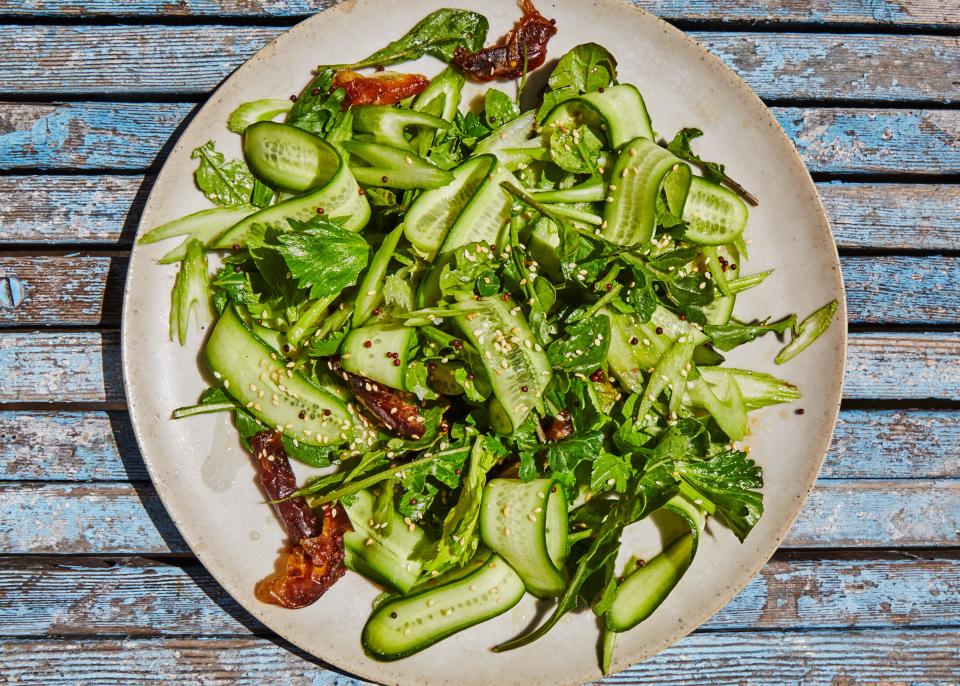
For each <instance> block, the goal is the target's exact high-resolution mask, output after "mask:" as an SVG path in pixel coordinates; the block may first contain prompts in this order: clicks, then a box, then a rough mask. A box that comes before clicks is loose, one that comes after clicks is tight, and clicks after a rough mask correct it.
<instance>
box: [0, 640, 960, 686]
mask: <svg viewBox="0 0 960 686" xmlns="http://www.w3.org/2000/svg"><path fill="white" fill-rule="evenodd" d="M958 646H960V631H957V630H956V629H924V630H913V631H910V630H898V629H891V630H857V631H829V630H828V631H804V632H790V631H786V632H784V631H756V632H738V631H734V632H700V633H695V634H691V635H690V636H688V637H686V638H684V639H682V640H680V641H679V642H677V643H676V644H675V645H673V646H672V647H670V648H667V649H666V650H664V651H663V652H661V653H659V654H658V655H656V656H654V657H652V658H650V659H649V660H647V661H645V662H643V663H641V664H639V665H635V666H633V667H631V668H630V669H628V670H625V671H623V672H621V673H619V674H616V675H612V676H609V677H607V678H605V679H602V680H600V681H598V682H596V683H598V684H606V685H608V686H613V685H614V684H618V685H622V686H627V685H630V686H633V685H639V684H651V683H656V684H661V685H664V686H700V685H701V684H717V685H720V684H730V685H731V686H732V685H734V684H751V685H753V686H808V685H810V684H860V683H886V684H911V686H942V685H943V684H947V683H952V682H954V681H955V678H956V675H957V673H958V671H960V648H958ZM65 656H69V658H68V659H64V657H65ZM24 675H30V676H31V677H32V678H33V680H34V681H35V682H36V683H43V684H45V685H47V686H101V685H102V684H104V683H149V682H152V681H160V682H161V683H204V684H207V683H210V684H213V683H224V684H226V683H229V684H236V685H237V686H261V685H262V684H264V683H275V682H276V681H277V679H278V675H282V680H283V683H284V684H285V686H363V685H364V684H367V683H368V682H365V681H361V680H357V679H353V678H352V677H349V676H346V675H344V674H341V673H339V672H334V671H331V670H328V669H325V668H324V667H323V666H322V664H320V663H319V661H318V660H317V659H316V658H311V657H309V656H308V655H306V654H305V653H303V652H302V651H299V650H297V649H294V648H290V647H289V646H287V645H286V644H285V643H278V642H277V641H276V640H275V639H273V638H270V637H267V638H249V637H248V638H195V639H143V638H141V639H131V638H125V639H122V640H117V639H114V640H104V639H87V640H78V639H56V640H49V639H45V640H36V639H30V638H24V639H6V640H5V641H3V642H2V643H0V679H2V680H4V681H7V682H10V681H11V679H12V678H13V677H16V678H17V679H18V680H20V679H22V677H23V676H24ZM597 677H598V678H599V673H598V674H597Z"/></svg>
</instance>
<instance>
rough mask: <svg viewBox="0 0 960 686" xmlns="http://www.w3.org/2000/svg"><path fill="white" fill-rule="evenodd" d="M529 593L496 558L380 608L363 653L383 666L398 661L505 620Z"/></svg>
mask: <svg viewBox="0 0 960 686" xmlns="http://www.w3.org/2000/svg"><path fill="white" fill-rule="evenodd" d="M523 592H524V586H523V580H522V579H521V578H520V577H519V576H518V575H517V573H516V572H515V571H513V569H512V568H511V567H510V565H508V564H507V563H506V562H505V561H504V559H503V558H502V557H500V556H499V555H491V556H490V557H489V558H488V559H487V561H486V562H485V563H484V565H483V566H482V567H481V568H480V569H478V570H477V571H475V572H474V573H473V574H470V575H468V576H465V577H463V578H461V579H459V580H457V581H454V582H451V583H449V584H447V585H444V586H439V587H437V588H434V589H430V590H426V591H423V592H421V593H418V594H416V595H410V596H405V597H402V598H396V599H394V600H388V601H387V602H385V603H383V604H382V605H380V606H379V607H377V609H375V610H374V611H373V614H371V615H370V619H368V620H367V623H366V625H365V626H364V627H363V635H362V638H361V641H362V643H363V648H364V650H365V651H366V652H367V654H368V655H370V656H371V657H373V658H376V659H378V660H398V659H400V658H402V657H406V656H407V655H412V654H413V653H416V652H419V651H421V650H423V649H424V648H427V647H429V646H431V645H433V644H434V643H436V642H437V641H440V640H443V639H444V638H446V637H448V636H452V635H453V634H455V633H457V632H458V631H462V630H464V629H466V628H469V627H471V626H473V625H475V624H479V623H480V622H484V621H486V620H488V619H491V618H493V617H496V616H497V615H500V614H503V613H504V612H506V611H507V610H509V609H510V608H511V607H513V606H514V605H516V604H517V603H518V602H519V601H520V598H522V597H523Z"/></svg>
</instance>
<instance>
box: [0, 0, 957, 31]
mask: <svg viewBox="0 0 960 686" xmlns="http://www.w3.org/2000/svg"><path fill="white" fill-rule="evenodd" d="M630 2H631V4H633V5H635V6H637V7H641V8H643V9H645V10H647V11H649V12H653V13H654V14H657V15H659V16H660V17H663V18H664V19H670V20H681V21H687V22H691V21H693V22H763V23H769V24H773V25H776V24H781V23H783V24H808V25H811V26H818V27H819V26H824V27H826V26H830V25H834V24H836V25H841V26H843V25H850V24H856V25H866V26H869V27H873V26H876V27H887V26H899V27H917V28H948V27H955V26H957V25H960V16H958V13H957V12H951V11H949V8H945V7H944V3H943V2H942V1H941V0H899V1H896V0H874V1H872V2H862V1H861V0H837V1H835V2H834V1H832V0H809V1H808V0H760V1H756V2H751V1H749V0H723V1H722V2H718V1H717V0H630ZM335 4H337V2H336V0H286V1H284V0H178V1H177V2H169V1H167V0H142V1H140V2H125V1H124V0H0V16H4V15H7V16H28V17H78V16H79V17H90V16H108V17H125V16H136V17H259V16H275V17H296V18H299V17H303V16H306V15H309V14H314V13H316V12H320V11H322V10H324V9H327V8H328V7H332V6H333V5H335Z"/></svg>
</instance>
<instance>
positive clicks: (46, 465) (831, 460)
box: [0, 410, 960, 482]
mask: <svg viewBox="0 0 960 686" xmlns="http://www.w3.org/2000/svg"><path fill="white" fill-rule="evenodd" d="M820 476H821V478H825V479H936V478H954V479H956V478H960V413H958V412H949V411H935V410H844V411H842V412H841V413H840V419H839V421H838V422H837V428H836V431H835V433H834V437H833V444H832V446H831V448H830V451H829V452H828V453H827V458H826V460H825V462H824V465H823V470H822V471H821V473H820ZM148 478H149V477H148V475H147V470H146V468H145V467H144V465H143V461H142V459H141V457H140V452H139V449H138V448H137V445H136V441H135V440H134V436H133V429H132V428H131V426H130V418H129V416H128V415H127V414H126V413H125V412H99V411H91V412H34V411H24V412H18V411H10V410H8V411H5V412H0V481H101V482H103V481H144V480H146V479H148Z"/></svg>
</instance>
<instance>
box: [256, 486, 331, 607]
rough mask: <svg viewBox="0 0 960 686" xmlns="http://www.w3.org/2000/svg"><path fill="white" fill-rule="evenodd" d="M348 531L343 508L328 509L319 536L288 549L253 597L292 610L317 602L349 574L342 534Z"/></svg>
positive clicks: (304, 540) (324, 514)
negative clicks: (345, 563) (344, 557)
mask: <svg viewBox="0 0 960 686" xmlns="http://www.w3.org/2000/svg"><path fill="white" fill-rule="evenodd" d="M349 529H350V521H349V520H348V519H347V517H346V514H345V513H344V512H343V508H342V507H338V506H337V505H336V503H334V504H333V506H332V507H330V506H325V507H324V509H323V527H322V530H321V532H320V535H318V536H312V537H310V538H303V539H301V540H300V543H299V544H298V545H292V546H289V547H288V548H287V549H286V550H285V551H284V552H283V553H282V554H281V556H280V559H279V560H278V561H277V569H276V571H274V572H273V574H271V575H270V576H268V577H267V578H265V579H263V580H262V581H260V582H258V583H257V586H256V588H255V589H254V595H256V597H257V599H258V600H261V601H263V602H265V603H271V604H274V605H280V606H281V607H286V608H289V609H291V610H295V609H297V608H301V607H306V606H307V605H310V604H312V603H314V602H316V601H317V600H318V599H319V598H320V597H321V596H322V595H323V594H324V593H326V592H327V591H328V590H329V589H330V587H331V586H333V584H334V583H336V581H337V580H338V579H339V578H340V577H342V576H343V574H344V572H345V571H346V567H344V564H343V556H344V551H343V534H344V532H346V531H348V530H349Z"/></svg>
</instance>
